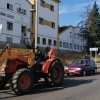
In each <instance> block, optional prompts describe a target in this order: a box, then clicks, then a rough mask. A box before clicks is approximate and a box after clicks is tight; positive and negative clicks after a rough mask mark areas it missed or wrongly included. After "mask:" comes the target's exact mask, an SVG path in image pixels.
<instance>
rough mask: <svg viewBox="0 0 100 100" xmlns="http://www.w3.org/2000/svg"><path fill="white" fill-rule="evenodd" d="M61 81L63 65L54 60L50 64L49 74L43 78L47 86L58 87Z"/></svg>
mask: <svg viewBox="0 0 100 100" xmlns="http://www.w3.org/2000/svg"><path fill="white" fill-rule="evenodd" d="M63 79H64V67H63V64H62V63H61V62H60V61H59V60H56V61H54V62H53V63H52V64H51V66H50V68H49V72H48V74H47V75H46V77H45V81H46V83H48V84H49V85H52V86H59V85H61V84H62V82H63Z"/></svg>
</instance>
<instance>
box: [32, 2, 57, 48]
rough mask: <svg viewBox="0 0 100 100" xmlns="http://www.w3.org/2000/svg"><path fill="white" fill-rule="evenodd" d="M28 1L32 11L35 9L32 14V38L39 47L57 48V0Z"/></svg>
mask: <svg viewBox="0 0 100 100" xmlns="http://www.w3.org/2000/svg"><path fill="white" fill-rule="evenodd" d="M30 1H31V2H32V4H33V6H32V9H35V11H34V12H32V19H33V20H32V34H33V36H32V38H33V39H34V36H35V41H36V39H37V45H38V46H40V47H48V46H49V47H54V48H57V37H58V22H59V19H58V18H59V0H30ZM36 31H37V32H36ZM35 33H36V34H35ZM36 37H37V38H36Z"/></svg>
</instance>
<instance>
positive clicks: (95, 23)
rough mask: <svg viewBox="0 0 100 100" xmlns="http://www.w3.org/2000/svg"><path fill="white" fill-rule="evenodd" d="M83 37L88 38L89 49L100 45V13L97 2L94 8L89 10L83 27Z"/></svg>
mask: <svg viewBox="0 0 100 100" xmlns="http://www.w3.org/2000/svg"><path fill="white" fill-rule="evenodd" d="M81 31H82V33H83V37H84V38H86V39H87V46H86V47H87V51H89V48H90V47H99V46H100V14H99V8H98V7H97V4H96V2H94V5H93V8H92V9H91V10H90V11H89V12H88V16H87V18H86V19H85V21H84V26H83V27H81Z"/></svg>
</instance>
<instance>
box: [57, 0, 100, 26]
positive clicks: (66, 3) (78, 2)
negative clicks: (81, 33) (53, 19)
mask: <svg viewBox="0 0 100 100" xmlns="http://www.w3.org/2000/svg"><path fill="white" fill-rule="evenodd" d="M60 1H61V2H60V5H59V25H60V26H68V25H72V26H77V24H78V23H79V22H80V21H81V20H82V18H81V17H80V14H82V13H84V12H85V11H86V9H85V7H86V6H88V5H90V9H92V8H93V4H94V2H95V1H96V3H97V5H98V8H99V9H100V0H60ZM99 12H100V10H99Z"/></svg>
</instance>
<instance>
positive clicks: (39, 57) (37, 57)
mask: <svg viewBox="0 0 100 100" xmlns="http://www.w3.org/2000/svg"><path fill="white" fill-rule="evenodd" d="M35 49H36V52H35V53H34V55H35V57H34V60H35V63H36V67H37V69H39V64H40V63H41V62H42V61H43V58H42V55H43V53H42V52H41V51H40V49H39V47H38V46H37V47H36V48H35Z"/></svg>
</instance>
